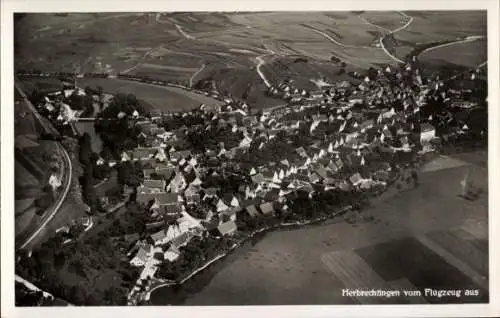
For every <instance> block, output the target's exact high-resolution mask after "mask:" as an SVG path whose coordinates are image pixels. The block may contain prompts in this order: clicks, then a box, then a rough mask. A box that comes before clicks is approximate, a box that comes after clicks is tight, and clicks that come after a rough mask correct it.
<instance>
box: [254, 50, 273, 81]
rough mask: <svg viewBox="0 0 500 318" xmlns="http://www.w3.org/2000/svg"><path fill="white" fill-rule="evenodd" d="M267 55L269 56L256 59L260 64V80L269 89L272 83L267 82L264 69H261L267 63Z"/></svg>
mask: <svg viewBox="0 0 500 318" xmlns="http://www.w3.org/2000/svg"><path fill="white" fill-rule="evenodd" d="M267 55H269V54H263V55H260V56H257V57H256V58H255V59H256V60H257V62H258V64H257V74H259V76H260V78H261V79H262V80H263V81H264V84H265V85H266V86H267V87H271V83H270V82H269V81H268V80H267V78H266V76H265V75H264V72H262V69H261V67H262V66H263V65H264V64H265V63H266V62H265V61H264V59H263V58H264V57H265V56H267Z"/></svg>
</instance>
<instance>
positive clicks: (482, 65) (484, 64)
mask: <svg viewBox="0 0 500 318" xmlns="http://www.w3.org/2000/svg"><path fill="white" fill-rule="evenodd" d="M486 64H488V61H484V62H483V63H481V64H479V65H478V66H477V68H483V67H485V66H486Z"/></svg>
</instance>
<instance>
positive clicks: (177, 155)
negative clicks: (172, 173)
mask: <svg viewBox="0 0 500 318" xmlns="http://www.w3.org/2000/svg"><path fill="white" fill-rule="evenodd" d="M169 154H170V160H171V161H173V162H181V160H183V159H184V160H187V159H188V158H189V157H190V156H191V151H190V150H179V151H172V152H170V153H169Z"/></svg>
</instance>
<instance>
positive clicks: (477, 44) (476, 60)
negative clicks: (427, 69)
mask: <svg viewBox="0 0 500 318" xmlns="http://www.w3.org/2000/svg"><path fill="white" fill-rule="evenodd" d="M487 47H488V45H487V41H486V40H478V41H473V42H466V43H457V44H454V45H449V46H444V47H440V48H437V49H435V50H431V51H427V52H424V53H423V54H421V55H420V56H419V60H420V61H421V62H423V63H428V64H431V65H440V64H443V63H452V64H455V65H461V66H466V67H472V68H473V67H476V66H477V65H479V64H481V63H482V62H484V61H486V60H487V59H488V49H487Z"/></svg>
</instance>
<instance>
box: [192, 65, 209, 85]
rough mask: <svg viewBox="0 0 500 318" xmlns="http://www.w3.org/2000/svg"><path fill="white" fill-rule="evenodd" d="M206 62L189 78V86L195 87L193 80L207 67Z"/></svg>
mask: <svg viewBox="0 0 500 318" xmlns="http://www.w3.org/2000/svg"><path fill="white" fill-rule="evenodd" d="M205 66H206V64H203V65H202V66H201V67H200V69H199V70H197V71H196V72H195V73H194V74H193V75H191V77H190V78H189V86H190V87H193V80H194V78H195V77H196V76H198V74H200V73H201V72H202V71H203V70H204V69H205Z"/></svg>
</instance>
